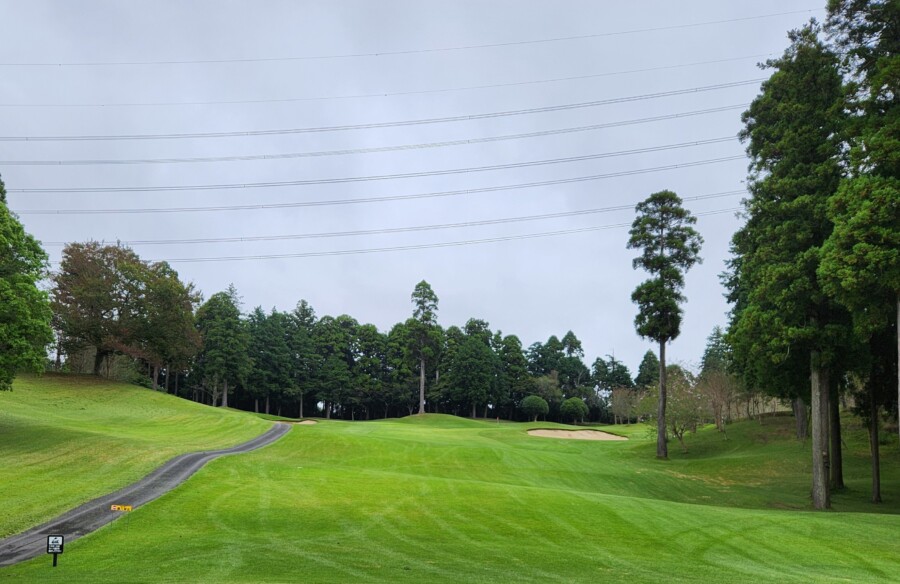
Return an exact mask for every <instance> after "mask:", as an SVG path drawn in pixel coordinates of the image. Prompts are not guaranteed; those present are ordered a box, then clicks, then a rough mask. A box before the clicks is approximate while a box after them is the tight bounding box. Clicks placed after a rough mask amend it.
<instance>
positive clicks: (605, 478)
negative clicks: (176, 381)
mask: <svg viewBox="0 0 900 584" xmlns="http://www.w3.org/2000/svg"><path fill="white" fill-rule="evenodd" d="M146 395H151V394H148V393H140V394H139V395H138V396H135V398H134V401H135V402H140V401H141V399H142V398H143V397H145V396H146ZM236 415H240V414H236ZM246 417H247V418H251V417H252V416H251V415H247V416H246ZM535 427H558V426H557V425H555V424H544V423H535V424H510V423H500V424H498V423H496V422H494V421H473V420H468V419H462V418H454V417H450V416H435V415H428V416H423V417H412V418H405V419H401V420H387V421H377V422H340V421H330V422H324V421H323V422H320V423H319V424H317V425H314V426H296V427H294V428H293V429H292V431H291V432H290V433H289V434H288V435H287V436H285V437H284V438H283V439H281V440H280V441H279V442H277V443H275V444H273V445H271V446H268V447H265V448H263V449H261V450H258V451H255V452H252V453H249V454H245V455H240V456H234V457H227V458H222V459H218V460H216V461H214V462H212V463H210V464H209V465H208V466H206V467H205V468H204V469H202V470H201V471H199V472H198V473H197V474H196V475H195V476H194V477H193V478H192V479H190V480H189V481H188V482H187V483H186V484H184V485H182V486H181V487H179V488H178V489H176V490H175V491H173V492H171V493H169V494H167V495H165V496H163V497H162V498H161V499H159V500H157V501H156V502H154V503H151V504H149V505H146V506H144V507H141V508H140V509H138V510H136V511H134V512H133V513H130V514H128V515H127V516H125V517H123V518H122V519H120V520H119V521H116V522H114V523H113V524H111V525H109V526H107V527H105V528H103V529H101V530H100V531H98V532H96V533H95V534H92V535H90V536H88V537H85V538H83V539H81V540H78V541H76V542H73V543H71V545H68V546H67V548H66V554H65V555H64V557H63V558H62V559H61V562H60V566H59V567H58V568H56V569H55V570H54V569H52V568H50V562H49V560H48V558H38V559H36V560H33V561H30V562H27V563H25V564H21V565H18V566H14V567H10V568H4V569H0V581H2V580H4V579H6V580H9V581H13V580H15V581H17V582H18V581H25V582H39V581H40V582H55V581H58V582H92V583H93V582H98V583H102V582H117V583H118V582H246V583H250V582H294V581H305V582H457V583H459V582H604V581H605V582H623V581H628V582H839V581H844V582H846V581H853V582H889V581H897V579H898V577H900V540H898V538H897V534H898V533H900V514H898V513H900V453H898V449H897V445H896V439H893V440H894V442H893V443H892V444H890V445H889V446H887V447H885V448H884V451H885V452H884V456H885V457H884V461H883V465H884V469H885V477H884V491H885V495H886V498H887V499H888V500H887V502H886V503H885V504H884V505H882V506H880V507H875V506H872V505H870V504H869V503H867V502H866V501H867V492H866V489H867V487H868V483H867V481H868V474H867V473H868V466H867V464H868V460H867V458H866V445H865V442H864V435H863V432H862V430H861V428H860V427H859V426H858V423H857V422H855V421H854V420H853V419H852V418H847V420H846V427H847V431H846V432H845V437H846V440H847V444H848V446H847V459H846V462H845V474H846V476H847V478H848V489H847V491H845V492H843V493H839V494H837V495H836V496H835V501H834V507H835V510H836V511H835V512H827V513H817V512H812V511H809V510H808V509H809V468H808V467H809V462H808V460H809V458H810V457H809V455H808V452H807V451H808V443H807V444H803V443H800V442H797V441H795V440H794V439H793V438H791V435H792V425H791V420H790V418H787V417H776V418H766V419H764V420H763V424H759V423H758V422H755V421H753V422H741V423H737V424H734V425H731V426H729V440H728V441H724V440H723V439H722V436H721V434H719V433H717V432H716V431H715V429H714V428H708V429H704V430H701V431H700V432H699V433H698V434H697V435H694V436H689V437H688V440H687V443H688V446H689V448H690V453H689V454H683V453H681V451H680V448H672V450H671V453H670V456H671V460H670V461H657V460H656V459H655V457H654V443H653V442H652V441H651V440H649V439H648V433H647V428H646V427H645V426H640V425H639V426H634V425H632V426H616V427H615V428H614V430H615V431H616V432H617V433H623V434H626V435H629V436H630V437H631V440H630V441H628V442H590V441H573V440H558V439H552V438H539V437H533V436H529V435H527V434H526V430H527V429H529V428H535Z"/></svg>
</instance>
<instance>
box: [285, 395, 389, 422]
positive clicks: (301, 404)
mask: <svg viewBox="0 0 900 584" xmlns="http://www.w3.org/2000/svg"><path fill="white" fill-rule="evenodd" d="M300 417H301V418H302V417H303V394H302V393H301V394H300ZM385 417H386V416H385Z"/></svg>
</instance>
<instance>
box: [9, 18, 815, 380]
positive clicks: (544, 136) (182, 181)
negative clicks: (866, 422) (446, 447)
mask: <svg viewBox="0 0 900 584" xmlns="http://www.w3.org/2000/svg"><path fill="white" fill-rule="evenodd" d="M823 8H824V1H822V0H819V1H818V2H812V1H810V0H805V1H800V0H798V1H794V0H787V1H785V0H779V1H774V0H757V1H756V2H752V3H749V2H721V1H718V0H686V1H683V2H671V0H644V1H642V2H622V3H613V2H596V1H574V0H565V1H564V0H554V1H546V2H543V1H542V2H539V1H536V0H527V1H524V0H518V1H512V0H509V1H491V2H483V1H474V0H472V1H456V2H447V1H441V2H438V1H436V0H425V1H423V0H406V1H395V0H382V1H379V2H370V1H364V0H358V1H349V0H338V1H333V2H295V1H290V2H287V1H283V2H281V1H274V0H273V1H266V2H250V1H249V0H242V1H226V2H221V1H218V0H216V1H212V0H209V1H197V2H166V3H162V2H150V1H133V2H101V1H91V0H83V1H80V2H49V1H43V0H30V1H29V2H19V1H7V0H0V23H2V24H0V27H2V34H0V79H2V82H0V175H2V178H3V181H4V182H5V183H6V188H7V190H8V192H9V194H8V198H9V205H10V208H11V209H12V210H13V211H15V212H17V213H18V214H19V217H20V220H21V221H22V222H23V224H24V225H25V227H26V229H27V230H28V231H29V232H30V233H32V234H33V235H34V236H35V237H37V238H38V239H39V240H41V241H42V242H43V244H44V246H45V248H46V249H47V251H48V253H49V255H50V259H51V262H53V261H58V260H59V258H60V254H61V251H62V246H63V244H64V243H65V242H71V241H86V240H97V241H105V242H115V241H122V242H125V243H128V244H129V245H130V246H131V247H133V248H134V250H135V251H136V252H137V253H138V254H139V255H140V256H141V257H142V258H144V259H147V260H169V261H170V263H171V264H172V266H173V267H174V268H175V269H176V270H178V272H179V274H180V275H181V277H182V279H184V280H186V281H191V282H194V284H195V285H196V286H197V287H198V288H199V289H200V290H201V291H202V292H203V294H204V295H205V296H206V297H207V298H208V297H209V296H210V295H212V294H214V293H215V292H217V291H220V290H223V289H225V288H226V287H227V286H228V285H229V284H231V283H233V284H234V285H235V286H236V288H237V289H238V292H239V293H240V295H241V296H242V299H243V303H244V305H243V306H244V310H245V311H249V310H251V309H252V308H253V307H255V306H257V305H259V306H262V307H263V308H265V309H266V310H268V309H271V308H276V309H278V310H291V309H292V308H293V307H294V306H295V305H296V303H297V302H298V301H299V300H300V299H306V300H307V301H308V302H309V303H311V304H312V306H313V307H314V308H315V310H316V312H317V314H318V315H319V316H322V315H326V314H328V315H334V316H336V315H339V314H349V315H351V316H353V317H354V318H356V319H357V320H358V321H360V322H362V323H373V324H375V325H376V326H377V327H378V328H379V329H381V330H383V331H386V330H388V329H389V328H390V327H391V326H392V325H393V324H394V323H396V322H399V321H402V320H405V319H406V318H408V317H409V316H411V314H412V305H411V302H410V294H411V293H412V290H413V288H414V287H415V285H416V283H417V282H419V281H421V280H423V279H424V280H426V281H428V282H429V283H430V284H431V286H432V288H433V289H434V291H435V293H436V294H437V296H438V298H439V312H438V318H439V322H440V324H442V325H443V326H444V327H447V326H450V325H460V326H461V325H463V324H464V323H465V322H466V320H468V319H469V318H480V319H483V320H486V321H488V322H489V323H490V325H491V328H492V329H493V330H498V329H499V330H501V331H502V332H503V333H504V334H515V335H517V336H518V337H519V338H520V339H521V341H522V343H523V345H525V346H526V347H527V346H528V345H530V344H531V343H533V342H535V341H541V342H544V341H546V340H547V338H549V337H550V336H551V335H557V336H559V337H562V335H564V334H565V333H566V331H568V330H572V331H574V332H575V334H576V335H577V336H578V338H579V339H581V341H582V343H583V346H584V350H585V361H586V362H587V364H588V365H590V363H591V362H593V360H594V359H595V358H596V357H598V356H603V357H605V356H607V355H612V356H615V358H616V359H618V360H621V361H624V362H625V364H626V365H627V366H628V367H629V368H630V369H631V370H632V372H633V373H635V372H636V370H637V366H638V364H639V362H640V360H641V357H642V356H643V354H644V353H645V352H646V351H647V350H648V349H655V347H654V344H653V343H652V342H651V341H649V340H646V339H641V338H640V337H639V336H638V335H637V333H636V332H635V330H634V324H633V320H634V316H635V314H636V306H635V305H634V304H632V302H631V299H630V298H631V292H632V291H633V290H634V288H635V287H636V286H637V285H638V284H639V283H640V282H641V281H642V280H644V279H645V278H646V277H647V275H646V274H644V273H642V272H640V271H636V270H634V269H633V267H632V259H633V258H634V257H635V255H636V253H637V252H636V251H635V250H629V249H627V248H626V243H627V240H628V226H629V225H630V223H631V221H632V220H633V219H634V206H635V205H636V204H637V203H638V202H640V201H641V200H643V199H645V198H646V197H648V196H649V195H650V194H651V193H654V192H657V191H660V190H665V189H668V190H672V191H675V192H676V193H677V194H678V195H679V196H681V197H682V198H683V199H684V200H685V203H684V204H685V206H686V207H687V208H688V209H690V210H691V211H692V212H693V213H694V214H696V215H697V216H698V220H697V225H696V228H697V230H698V231H699V232H700V234H701V235H702V237H703V238H704V240H705V243H704V246H703V251H702V253H701V255H702V257H703V263H702V264H701V265H698V266H696V267H694V268H693V269H692V270H691V271H690V272H689V273H688V274H687V277H686V286H685V290H684V294H685V296H686V297H687V301H686V302H685V304H684V320H683V323H682V332H681V335H680V336H679V337H678V338H677V339H675V340H674V341H672V342H671V344H670V346H669V348H668V350H667V354H668V356H669V359H670V360H673V361H676V362H681V363H683V364H686V365H689V366H690V365H696V363H697V362H698V361H699V359H700V357H701V355H702V351H703V347H704V345H705V340H706V338H707V336H708V335H709V334H710V332H711V330H712V329H713V327H714V326H716V325H719V326H725V325H726V323H727V312H728V305H727V303H726V301H725V298H724V297H723V292H724V290H723V288H722V286H721V284H720V281H719V275H720V274H721V273H722V271H723V270H724V269H725V264H724V262H725V260H726V259H727V258H728V257H729V252H728V245H729V241H730V238H731V235H732V234H733V233H734V231H735V230H736V229H737V228H738V227H739V226H740V224H741V219H740V218H739V217H738V216H737V215H736V211H737V210H738V209H739V207H740V201H741V199H742V197H743V196H745V191H744V189H745V183H744V180H745V178H746V175H747V163H748V161H747V159H746V157H745V156H744V147H743V145H742V144H741V143H740V142H739V141H738V139H737V134H738V132H739V131H740V129H741V112H742V111H743V110H744V109H746V106H747V105H748V104H749V103H750V101H752V99H753V98H754V97H755V96H756V95H757V94H758V92H759V86H760V81H761V80H762V79H764V78H765V77H767V76H768V75H769V72H768V71H766V70H761V69H760V68H759V67H758V66H757V64H758V63H759V62H761V61H765V60H766V59H769V58H775V57H777V56H779V55H780V54H781V53H782V52H783V50H784V48H785V47H786V45H787V36H786V33H787V31H788V30H790V29H792V28H798V27H800V26H802V25H803V24H804V23H805V22H806V21H808V20H809V19H810V18H811V17H817V18H819V19H821V18H822V17H823V14H824V10H823ZM535 110H537V111H535ZM448 118H450V119H448ZM411 122H412V123H411ZM288 130H290V131H288ZM197 134H205V136H197ZM209 134H212V136H210V135H209ZM223 134H226V135H223ZM523 134H524V136H523ZM535 134H537V135H535ZM26 138H27V139H26ZM59 138H67V139H64V140H61V139H59ZM73 138H77V139H73ZM211 158H212V159H218V160H209V159H211ZM223 158H225V159H226V160H222V159H223ZM572 158H576V160H572ZM197 159H203V160H197ZM560 159H567V160H560ZM535 162H537V163H538V164H522V163H535ZM498 166H499V167H501V168H485V167H498ZM448 171H452V172H448ZM398 175H403V176H398ZM409 175H416V176H409ZM272 183H291V184H272ZM535 183H542V184H535ZM171 187H180V188H178V189H172V188H171ZM184 187H205V188H200V189H197V188H184ZM498 187H500V188H498ZM153 189H156V190H153ZM48 190H49V191H52V192H46V191H48ZM41 191H45V192H41ZM98 191H99V192H98ZM241 206H242V207H244V208H242V209H235V207H241ZM211 208H213V209H211ZM197 209H200V210H197ZM92 210H93V211H104V212H103V213H86V212H85V211H92ZM125 210H132V211H136V210H137V211H138V212H130V213H123V212H122V211H125ZM110 211H114V212H110ZM522 218H529V219H527V220H524V219H522ZM510 219H515V221H510ZM499 220H502V221H499ZM473 223H476V224H475V225H473ZM423 227H427V229H421V228H423ZM409 228H417V229H409ZM398 230H400V231H398ZM348 232H353V233H348ZM359 232H363V233H359ZM278 236H288V237H280V238H278V239H274V240H273V239H272V238H273V237H278ZM248 238H268V239H263V240H258V239H257V240H252V239H251V240H248ZM200 239H202V240H206V241H203V242H198V241H196V240H200ZM222 239H231V240H232V241H221V240H222ZM186 240H192V241H186ZM209 240H217V241H209ZM485 240H488V241H485ZM397 248H401V249H397ZM345 252H349V253H345ZM272 256H276V257H272ZM278 256H281V257H278ZM285 256H288V257H285ZM290 256H293V257H290ZM186 260H195V261H186ZM197 260H199V261H197Z"/></svg>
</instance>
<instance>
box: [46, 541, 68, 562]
mask: <svg viewBox="0 0 900 584" xmlns="http://www.w3.org/2000/svg"><path fill="white" fill-rule="evenodd" d="M64 539H65V538H64V537H63V536H62V535H48V536H47V553H48V554H53V567H54V568H55V567H56V556H58V555H59V554H61V553H63V543H64Z"/></svg>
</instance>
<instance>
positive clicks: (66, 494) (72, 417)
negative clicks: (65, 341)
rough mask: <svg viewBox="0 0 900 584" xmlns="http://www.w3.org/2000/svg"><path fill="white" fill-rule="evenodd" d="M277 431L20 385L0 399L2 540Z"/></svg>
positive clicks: (195, 407)
mask: <svg viewBox="0 0 900 584" xmlns="http://www.w3.org/2000/svg"><path fill="white" fill-rule="evenodd" d="M269 426H270V424H269V423H268V422H265V421H263V420H260V419H258V418H254V417H253V416H248V415H246V414H241V413H236V412H225V411H221V410H219V409H214V408H210V407H207V406H202V405H199V404H195V403H192V402H189V401H186V400H183V399H178V398H176V397H174V396H169V395H166V394H163V393H160V392H154V391H151V390H148V389H142V388H138V387H136V386H133V385H126V384H121V383H114V382H106V381H103V380H98V379H97V378H94V377H81V376H63V375H50V374H48V375H44V376H42V377H20V378H18V379H17V380H16V382H15V384H14V385H13V391H11V392H0V485H2V487H0V488H2V491H0V492H2V503H0V537H2V536H6V535H10V534H12V533H16V532H19V531H22V530H24V529H25V528H27V527H31V526H33V525H37V524H39V523H42V522H44V521H46V520H48V519H50V518H52V517H54V516H56V515H59V514H60V513H62V512H63V511H66V510H68V509H71V508H73V507H76V506H77V505H79V504H81V503H83V502H85V501H89V500H91V499H93V498H95V497H98V496H100V495H104V494H107V493H110V492H112V491H115V490H116V489H118V488H121V487H123V486H125V485H127V484H129V483H131V482H133V481H135V480H137V479H139V478H140V477H142V476H144V475H145V474H147V473H148V472H150V471H151V470H153V469H154V468H156V467H157V466H159V465H160V464H162V463H163V462H165V461H166V460H169V459H170V458H172V457H174V456H176V455H178V454H182V453H184V452H191V451H196V450H205V449H210V448H221V447H227V446H232V445H234V444H238V443H240V442H244V441H245V440H249V439H250V438H253V437H254V436H257V435H259V434H261V433H263V432H264V431H265V430H266V429H267V428H268V427H269Z"/></svg>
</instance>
